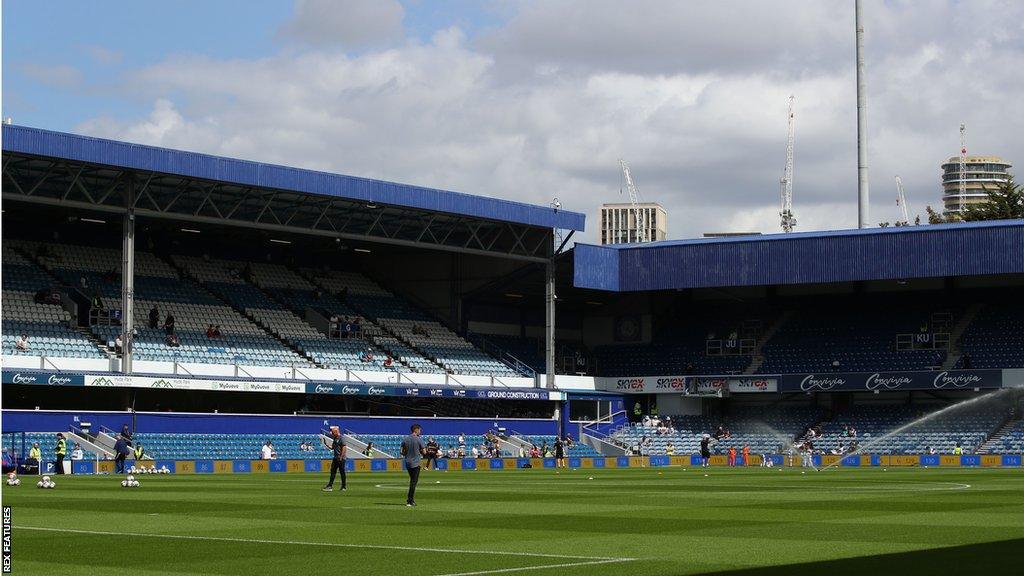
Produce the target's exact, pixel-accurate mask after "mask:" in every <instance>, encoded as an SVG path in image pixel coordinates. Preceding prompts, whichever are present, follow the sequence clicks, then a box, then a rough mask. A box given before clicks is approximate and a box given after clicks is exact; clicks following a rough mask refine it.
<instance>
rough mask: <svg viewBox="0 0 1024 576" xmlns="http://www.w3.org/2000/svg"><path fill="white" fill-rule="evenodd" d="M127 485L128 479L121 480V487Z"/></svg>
mask: <svg viewBox="0 0 1024 576" xmlns="http://www.w3.org/2000/svg"><path fill="white" fill-rule="evenodd" d="M127 487H128V481H127V480H121V488H127Z"/></svg>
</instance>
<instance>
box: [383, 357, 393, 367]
mask: <svg viewBox="0 0 1024 576" xmlns="http://www.w3.org/2000/svg"><path fill="white" fill-rule="evenodd" d="M394 365H395V361H394V360H392V359H391V355H390V354H388V356H387V358H385V359H384V367H385V368H391V367H392V366H394Z"/></svg>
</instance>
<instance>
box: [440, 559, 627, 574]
mask: <svg viewBox="0 0 1024 576" xmlns="http://www.w3.org/2000/svg"><path fill="white" fill-rule="evenodd" d="M634 560H636V558H612V559H609V560H594V561H592V562H566V563H564V564H543V565H541V566H523V567H522V568H498V569H496V570H479V571H477V572H456V573H452V574H441V575H440V576H480V575H482V574H507V573H509V572H526V571H527V570H545V569H547V568H576V567H578V566H594V565H597V564H614V563H618V562H632V561H634Z"/></svg>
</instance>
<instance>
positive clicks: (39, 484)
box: [36, 480, 46, 488]
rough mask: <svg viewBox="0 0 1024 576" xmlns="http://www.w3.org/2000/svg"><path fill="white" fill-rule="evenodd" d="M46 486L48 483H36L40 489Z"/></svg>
mask: <svg viewBox="0 0 1024 576" xmlns="http://www.w3.org/2000/svg"><path fill="white" fill-rule="evenodd" d="M45 485H46V483H45V482H43V481H42V480H40V481H39V482H36V486H38V487H40V488H42V487H43V486H45Z"/></svg>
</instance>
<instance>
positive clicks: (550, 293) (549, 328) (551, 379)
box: [544, 256, 556, 390]
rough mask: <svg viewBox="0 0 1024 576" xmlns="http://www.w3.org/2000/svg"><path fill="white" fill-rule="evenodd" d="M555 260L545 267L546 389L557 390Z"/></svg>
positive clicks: (549, 261)
mask: <svg viewBox="0 0 1024 576" xmlns="http://www.w3.org/2000/svg"><path fill="white" fill-rule="evenodd" d="M555 299H556V295H555V260H554V256H552V259H551V260H548V262H547V264H545V266H544V359H545V360H546V364H547V376H546V378H545V382H544V387H545V388H548V389H550V390H553V389H554V388H555Z"/></svg>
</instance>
